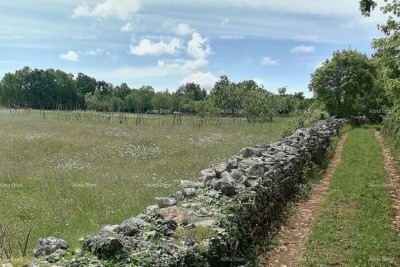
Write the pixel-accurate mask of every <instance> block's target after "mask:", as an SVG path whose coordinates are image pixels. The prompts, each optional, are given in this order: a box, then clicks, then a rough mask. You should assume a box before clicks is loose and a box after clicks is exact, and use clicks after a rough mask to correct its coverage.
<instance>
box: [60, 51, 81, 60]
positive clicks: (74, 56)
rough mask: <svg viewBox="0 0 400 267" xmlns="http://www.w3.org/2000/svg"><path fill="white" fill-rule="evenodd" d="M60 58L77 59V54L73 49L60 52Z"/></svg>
mask: <svg viewBox="0 0 400 267" xmlns="http://www.w3.org/2000/svg"><path fill="white" fill-rule="evenodd" d="M60 58H62V59H64V60H68V61H78V60H79V55H78V54H77V53H75V52H74V51H68V52H67V53H65V54H61V55H60Z"/></svg>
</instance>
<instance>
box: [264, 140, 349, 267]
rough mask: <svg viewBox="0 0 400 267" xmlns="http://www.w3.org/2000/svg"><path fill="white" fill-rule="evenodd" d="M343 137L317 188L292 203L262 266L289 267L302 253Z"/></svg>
mask: <svg viewBox="0 0 400 267" xmlns="http://www.w3.org/2000/svg"><path fill="white" fill-rule="evenodd" d="M347 135H348V133H345V134H343V135H342V136H341V138H340V140H339V142H338V143H337V146H336V149H335V154H334V156H333V158H332V160H331V161H330V163H329V166H328V168H327V170H326V172H325V174H324V176H323V177H322V179H321V180H320V181H319V183H318V185H316V186H315V187H314V188H313V189H312V190H311V192H310V194H309V198H308V199H306V200H305V201H301V202H299V203H297V204H296V207H295V209H294V213H293V214H292V215H291V216H290V218H289V219H288V221H287V222H286V223H285V225H284V226H283V227H282V228H281V230H280V231H279V233H278V235H277V237H276V240H277V241H278V245H277V246H276V248H275V249H274V250H272V251H270V253H269V254H268V256H267V258H268V261H267V264H266V265H265V266H266V267H281V266H287V267H292V266H296V265H297V264H298V262H299V260H300V259H301V256H302V254H303V251H304V248H305V244H306V242H307V238H308V236H309V232H310V228H311V225H312V224H313V223H314V221H315V219H316V217H317V216H318V214H319V212H320V209H321V205H322V203H323V202H324V200H325V197H326V194H327V191H328V188H329V186H330V183H331V180H332V177H333V174H334V173H335V170H336V168H337V166H338V164H339V163H340V160H341V154H342V151H343V147H344V143H345V142H346V139H347Z"/></svg>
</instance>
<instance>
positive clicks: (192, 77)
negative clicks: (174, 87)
mask: <svg viewBox="0 0 400 267" xmlns="http://www.w3.org/2000/svg"><path fill="white" fill-rule="evenodd" d="M218 80H219V79H218V78H217V77H216V76H215V75H214V74H212V73H211V72H201V71H199V72H193V73H190V74H189V75H187V76H185V77H184V78H183V79H182V80H181V81H180V83H179V85H182V84H186V83H196V84H198V85H200V87H201V88H203V89H206V90H211V89H212V88H213V87H214V84H215V83H216V82H217V81H218Z"/></svg>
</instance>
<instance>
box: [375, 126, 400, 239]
mask: <svg viewBox="0 0 400 267" xmlns="http://www.w3.org/2000/svg"><path fill="white" fill-rule="evenodd" d="M375 138H376V140H377V141H378V143H379V145H380V146H381V150H382V154H383V157H384V164H385V171H386V173H387V175H388V179H389V184H388V185H383V186H385V187H386V186H388V187H389V189H390V197H391V199H392V202H393V208H394V212H395V215H394V218H393V222H392V225H393V227H394V228H395V229H396V230H397V231H400V176H399V174H398V172H397V169H396V167H395V160H394V157H393V156H392V155H391V153H390V150H389V148H388V147H387V146H386V144H385V142H384V140H383V138H382V136H381V134H380V133H379V132H375Z"/></svg>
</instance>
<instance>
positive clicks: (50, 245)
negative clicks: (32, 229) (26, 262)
mask: <svg viewBox="0 0 400 267" xmlns="http://www.w3.org/2000/svg"><path fill="white" fill-rule="evenodd" d="M58 249H61V250H67V249H68V244H67V242H65V241H64V240H62V239H58V238H56V237H41V238H39V240H38V241H37V243H36V247H35V249H34V250H33V254H34V256H35V257H39V256H46V255H50V254H52V253H54V252H56V251H57V250H58Z"/></svg>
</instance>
